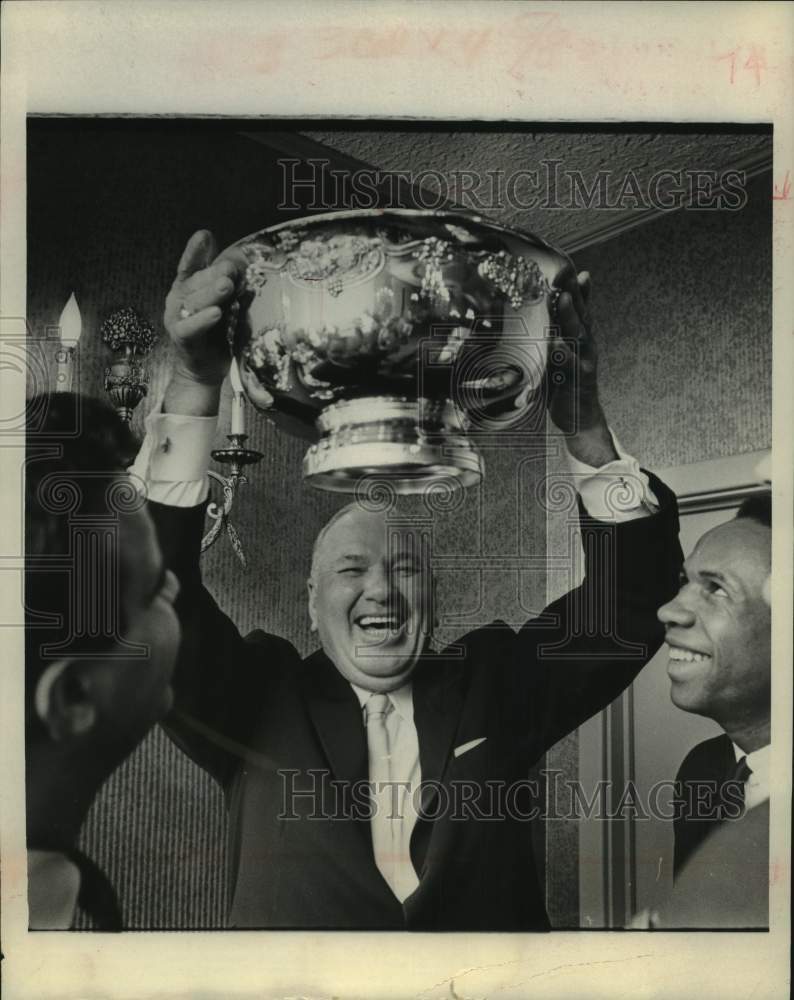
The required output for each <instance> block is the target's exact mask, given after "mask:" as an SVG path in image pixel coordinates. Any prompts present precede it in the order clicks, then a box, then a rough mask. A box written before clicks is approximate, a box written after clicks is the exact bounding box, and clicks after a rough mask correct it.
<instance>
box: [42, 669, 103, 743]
mask: <svg viewBox="0 0 794 1000" xmlns="http://www.w3.org/2000/svg"><path fill="white" fill-rule="evenodd" d="M90 673H91V665H90V663H89V662H88V661H78V660H57V661H56V662H55V663H52V664H50V665H49V666H48V667H47V668H46V669H45V671H44V673H43V674H42V675H41V677H40V678H39V681H38V683H37V685H36V693H35V696H34V698H35V705H36V714H37V715H38V717H39V718H40V719H41V721H42V723H43V724H44V726H45V728H46V729H47V732H48V733H49V736H50V739H51V740H53V741H54V742H56V743H59V742H62V741H65V740H69V739H72V738H73V737H76V736H82V735H83V734H84V733H87V732H89V731H90V730H91V729H92V728H93V727H94V725H95V723H96V717H97V711H96V706H95V704H94V700H93V698H92V696H91V676H90Z"/></svg>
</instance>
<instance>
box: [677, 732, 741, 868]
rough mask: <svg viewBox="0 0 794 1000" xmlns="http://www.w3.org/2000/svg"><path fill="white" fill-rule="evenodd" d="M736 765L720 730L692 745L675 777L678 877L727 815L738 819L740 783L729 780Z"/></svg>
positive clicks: (730, 749) (733, 755)
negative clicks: (716, 734)
mask: <svg viewBox="0 0 794 1000" xmlns="http://www.w3.org/2000/svg"><path fill="white" fill-rule="evenodd" d="M735 767H736V756H735V754H734V752H733V746H732V744H731V741H730V738H729V737H728V736H727V735H726V734H725V733H721V734H720V735H719V736H714V737H712V739H710V740H704V741H703V742H702V743H698V745H697V746H696V747H693V748H692V749H691V750H690V751H689V753H688V754H687V755H686V757H685V758H684V761H683V763H682V764H681V767H680V768H679V770H678V774H677V776H676V800H677V801H676V814H675V817H674V819H673V829H674V832H675V847H674V853H673V871H674V873H675V876H676V877H677V876H678V873H679V872H680V871H681V869H682V868H683V867H684V865H685V864H686V862H687V861H688V859H689V858H690V857H691V855H692V854H693V853H694V851H696V850H697V848H698V847H699V846H700V845H701V844H702V843H703V841H704V840H705V839H706V837H708V836H709V834H710V833H712V832H713V831H714V830H715V829H716V828H717V827H718V826H719V825H720V824H721V823H723V822H724V820H725V819H726V817H731V818H734V819H735V818H736V817H737V812H738V811H739V808H740V804H741V801H742V793H741V786H739V785H737V783H736V782H732V781H729V780H728V778H729V775H730V774H731V772H732V771H733V770H734V768H735Z"/></svg>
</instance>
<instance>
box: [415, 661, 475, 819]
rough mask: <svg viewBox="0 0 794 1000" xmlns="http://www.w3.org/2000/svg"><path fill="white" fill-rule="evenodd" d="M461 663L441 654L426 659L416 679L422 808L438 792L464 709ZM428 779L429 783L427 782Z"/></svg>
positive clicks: (418, 670) (417, 672) (418, 668)
mask: <svg viewBox="0 0 794 1000" xmlns="http://www.w3.org/2000/svg"><path fill="white" fill-rule="evenodd" d="M463 679H464V674H463V670H462V667H461V666H460V664H458V663H451V662H450V661H449V660H445V659H442V658H428V659H424V660H423V661H422V662H421V663H420V664H419V666H418V667H417V669H416V671H415V673H414V680H413V699H414V722H415V723H416V731H417V733H418V735H419V760H420V763H421V767H422V809H423V810H427V809H429V807H430V804H431V802H432V800H433V798H434V797H435V795H436V794H437V792H436V790H435V784H436V782H439V781H440V780H441V778H442V777H443V774H444V770H445V768H446V764H447V761H448V760H449V755H450V752H451V750H452V742H453V740H454V738H455V733H456V732H457V729H458V725H459V723H460V716H461V712H462V710H463V698H464V691H463ZM428 783H429V784H428Z"/></svg>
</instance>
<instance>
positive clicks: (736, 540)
mask: <svg viewBox="0 0 794 1000" xmlns="http://www.w3.org/2000/svg"><path fill="white" fill-rule="evenodd" d="M771 535H772V533H771V531H770V529H769V528H767V527H765V526H764V525H762V524H760V523H759V522H758V521H755V520H752V519H751V518H741V519H738V520H733V521H729V522H728V523H727V524H723V525H720V526H719V527H717V528H714V529H713V530H711V531H709V532H707V533H706V534H705V535H704V536H703V537H702V538H701V539H700V541H699V542H698V544H697V545H696V547H695V550H694V552H693V553H692V554H691V556H690V557H689V559H687V561H686V563H685V566H684V570H685V572H684V573H683V574H682V580H681V589H680V590H679V592H678V595H677V596H676V597H675V598H673V600H672V601H670V602H669V603H668V604H665V605H663V606H662V607H661V608H660V609H659V620H660V621H661V622H663V624H664V625H665V626H666V629H667V634H666V637H665V638H666V641H667V643H668V645H669V647H670V660H669V664H668V668H667V672H668V674H669V676H670V680H671V682H672V686H671V690H670V697H671V698H672V700H673V703H674V704H675V705H677V706H678V707H679V708H681V709H683V710H684V711H686V712H695V713H697V714H698V715H705V716H708V717H709V718H711V719H714V720H715V721H716V722H718V723H719V724H720V725H721V726H722V727H723V729H725V730H726V731H727V732H728V734H729V735H731V734H732V733H734V732H736V733H739V732H747V731H751V730H760V729H763V728H764V727H767V728H768V725H769V713H770V702H769V695H770V660H771V652H770V650H771V617H770V609H769V605H768V604H767V602H766V601H765V599H764V585H765V582H766V580H767V578H768V576H769V572H770V566H771Z"/></svg>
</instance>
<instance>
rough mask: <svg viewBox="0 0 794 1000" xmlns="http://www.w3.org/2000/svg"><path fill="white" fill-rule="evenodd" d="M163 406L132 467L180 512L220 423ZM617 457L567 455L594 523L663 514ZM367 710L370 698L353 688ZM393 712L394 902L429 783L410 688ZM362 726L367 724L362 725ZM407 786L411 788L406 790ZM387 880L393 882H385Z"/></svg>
mask: <svg viewBox="0 0 794 1000" xmlns="http://www.w3.org/2000/svg"><path fill="white" fill-rule="evenodd" d="M161 409H162V404H158V405H156V406H155V408H154V409H153V410H152V412H151V413H150V414H149V416H148V417H147V418H146V437H145V439H144V442H143V444H142V446H141V450H140V452H139V453H138V457H137V458H136V460H135V463H134V464H133V466H132V468H131V470H130V471H131V472H132V473H133V474H134V475H136V476H138V477H139V478H140V480H141V482H142V486H143V487H144V488H145V490H146V493H147V496H148V497H149V499H150V500H153V501H156V502H157V503H161V504H167V505H169V506H173V507H194V506H196V505H197V504H200V503H202V502H203V501H204V500H205V499H206V497H207V493H208V489H209V484H208V477H207V468H208V467H209V463H210V452H211V450H212V447H213V444H214V441H215V434H216V429H217V417H187V416H183V415H177V414H170V413H161V412H160V410H161ZM612 440H613V442H614V444H615V450H616V451H617V453H618V456H619V457H618V458H617V459H615V460H614V461H612V462H608V463H607V464H606V465H603V466H601V468H593V467H592V466H589V465H585V464H584V463H583V462H580V461H578V460H577V459H575V458H573V457H572V456H570V455H569V456H568V461H569V464H570V470H571V475H572V476H573V478H574V482H575V485H576V488H577V490H578V492H579V495H580V496H581V498H582V501H583V503H584V505H585V507H586V508H587V510H588V513H589V514H590V516H591V517H594V518H600V519H611V520H613V521H617V522H621V521H630V520H634V519H635V518H639V517H647V516H648V515H649V514H653V513H655V511H656V510H658V501H657V499H656V497H655V496H654V494H653V492H652V490H651V489H650V486H649V483H648V477H647V476H646V475H645V473H643V472H642V471H641V470H640V467H639V463H638V462H637V461H636V459H634V458H632V457H631V456H630V455H627V454H626V453H625V452H624V451H623V450H622V449H621V447H620V444H619V442H618V440H617V438H616V437H615V436H614V434H613V435H612ZM351 686H352V687H353V690H354V691H355V693H356V696H357V697H358V700H359V702H360V704H361V706H362V715H363V708H364V705H365V703H366V700H367V699H368V698H369V696H370V692H368V691H365V690H364V689H363V688H359V687H357V686H356V685H351ZM389 698H390V700H391V703H392V706H393V711H391V712H390V713H389V715H388V716H387V720H386V727H387V731H388V734H389V743H390V748H391V761H390V767H391V771H390V773H391V779H390V780H392V781H393V782H395V789H396V791H395V795H396V804H397V806H398V808H397V810H396V819H395V820H394V821H393V823H394V826H393V831H394V832H393V837H394V844H395V856H396V858H397V862H398V863H397V865H396V872H395V871H394V870H393V869H392V870H391V871H390V872H389V875H388V877H387V879H386V880H387V882H388V883H389V884H390V885H391V888H392V891H393V892H394V894H395V896H396V897H397V898H398V899H399V900H400V902H404V900H405V899H407V897H408V896H409V895H410V894H411V893H412V892H413V891H414V890H415V889H416V887H417V886H418V885H419V880H418V878H417V874H416V871H415V870H414V867H413V864H412V862H411V853H410V840H411V833H412V831H413V829H414V826H415V824H416V811H415V807H416V806H417V805H418V796H419V791H418V790H419V786H420V784H421V781H422V774H421V765H420V760H419V738H418V734H417V731H416V725H415V724H414V712H413V695H412V691H411V684H410V682H409V683H408V684H406V685H404V686H403V687H401V688H400V689H399V690H397V691H393V692H390V694H389ZM362 724H365V723H364V722H363V719H362ZM400 784H402V785H403V786H404V787H399V786H400ZM384 877H386V876H384Z"/></svg>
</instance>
